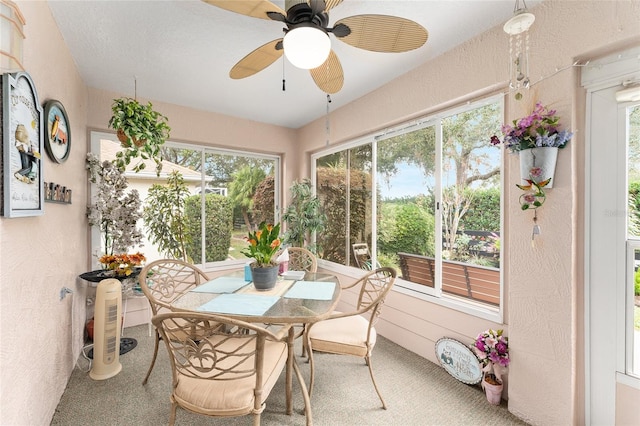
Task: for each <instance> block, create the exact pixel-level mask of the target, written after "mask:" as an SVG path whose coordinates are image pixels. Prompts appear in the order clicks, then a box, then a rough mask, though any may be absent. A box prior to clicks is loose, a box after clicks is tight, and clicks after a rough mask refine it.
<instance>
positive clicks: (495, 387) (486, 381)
mask: <svg viewBox="0 0 640 426" xmlns="http://www.w3.org/2000/svg"><path fill="white" fill-rule="evenodd" d="M502 387H503V384H502V382H500V381H499V380H497V379H496V378H495V376H493V375H486V376H485V377H484V378H483V379H482V389H484V393H485V394H486V396H487V401H489V403H490V404H493V405H500V401H502Z"/></svg>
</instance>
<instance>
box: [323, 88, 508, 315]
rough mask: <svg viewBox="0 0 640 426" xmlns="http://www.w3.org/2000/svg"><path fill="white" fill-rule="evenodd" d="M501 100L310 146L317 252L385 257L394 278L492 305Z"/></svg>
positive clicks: (369, 259) (357, 261)
mask: <svg viewBox="0 0 640 426" xmlns="http://www.w3.org/2000/svg"><path fill="white" fill-rule="evenodd" d="M502 108H503V106H502V100H501V99H499V98H492V99H488V100H485V101H483V102H478V103H475V104H472V105H467V106H465V107H463V108H459V109H456V110H450V111H446V112H444V113H442V114H440V115H438V116H435V117H427V118H425V119H422V120H418V121H416V122H413V123H407V124H405V125H403V126H399V128H398V129H393V130H390V131H387V132H385V133H381V134H375V135H371V136H369V137H366V138H364V139H362V140H358V141H354V142H352V143H351V144H349V145H348V146H347V147H346V148H344V149H342V150H339V151H335V150H334V151H325V152H321V153H318V154H316V155H314V156H313V158H312V161H313V167H314V175H315V187H316V191H317V195H318V198H319V199H320V200H321V202H322V205H323V208H324V211H325V213H326V214H327V219H328V220H327V226H326V229H325V231H324V232H322V234H321V235H318V236H317V243H318V245H319V248H320V250H319V255H320V257H321V258H323V259H325V260H328V261H331V262H335V263H338V264H341V265H346V266H351V267H355V268H361V269H371V268H373V267H377V266H380V265H381V266H392V267H394V268H396V270H397V271H398V276H400V277H401V278H402V279H403V282H402V283H401V284H399V285H401V286H404V287H405V288H408V289H410V290H412V291H416V292H419V293H425V294H430V295H434V296H438V297H439V296H442V295H445V296H446V297H447V298H450V299H452V298H455V299H457V300H459V301H465V302H472V303H476V304H482V305H484V306H488V307H493V308H495V309H497V307H499V306H500V294H501V274H500V265H501V256H500V235H501V216H502V215H501V194H502V186H501V185H502V184H501V174H500V170H501V164H502V153H501V151H500V150H499V149H496V148H495V147H492V146H490V144H489V140H490V137H491V136H492V135H494V134H496V133H498V132H499V131H500V125H501V123H502V120H503V112H502Z"/></svg>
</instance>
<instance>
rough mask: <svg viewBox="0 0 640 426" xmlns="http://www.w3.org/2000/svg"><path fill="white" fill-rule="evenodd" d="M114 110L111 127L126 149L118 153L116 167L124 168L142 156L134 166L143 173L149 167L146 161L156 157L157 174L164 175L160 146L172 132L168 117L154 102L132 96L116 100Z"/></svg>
mask: <svg viewBox="0 0 640 426" xmlns="http://www.w3.org/2000/svg"><path fill="white" fill-rule="evenodd" d="M111 110H112V112H113V115H112V116H111V119H109V127H110V128H112V129H114V130H115V131H116V135H117V136H118V140H119V141H120V144H121V145H122V148H123V150H122V151H120V152H118V153H117V154H116V159H115V164H116V166H117V167H118V168H119V169H121V170H124V169H125V168H126V167H127V166H128V165H129V164H130V163H131V161H132V160H133V159H135V158H139V159H140V161H139V162H138V163H137V164H136V165H135V167H134V168H133V170H134V171H135V172H139V171H141V170H143V169H144V168H145V167H146V165H145V162H144V161H143V160H148V159H152V160H153V161H155V163H156V173H157V174H158V175H160V171H161V170H162V153H161V150H160V149H161V147H162V145H163V144H164V143H165V141H166V140H167V138H168V137H169V132H170V131H171V128H170V127H169V125H168V124H167V123H168V119H167V117H165V116H164V115H162V114H160V113H159V112H157V111H154V109H153V105H152V104H151V102H149V103H147V104H146V105H143V104H141V103H140V102H138V101H137V100H136V99H132V98H118V99H114V101H113V104H112V105H111Z"/></svg>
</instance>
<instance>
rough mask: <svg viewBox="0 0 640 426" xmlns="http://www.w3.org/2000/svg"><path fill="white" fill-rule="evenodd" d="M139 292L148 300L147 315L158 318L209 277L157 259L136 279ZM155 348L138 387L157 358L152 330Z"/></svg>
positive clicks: (172, 261)
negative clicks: (148, 310) (172, 303)
mask: <svg viewBox="0 0 640 426" xmlns="http://www.w3.org/2000/svg"><path fill="white" fill-rule="evenodd" d="M138 281H139V283H140V288H141V289H142V292H143V293H144V295H145V296H146V297H147V299H148V300H149V304H150V305H151V312H152V314H153V315H158V314H160V313H163V312H168V311H170V307H171V302H172V301H173V300H175V299H177V298H178V297H180V296H181V295H183V294H184V293H186V292H188V291H189V290H191V289H193V288H195V287H197V286H199V285H201V284H204V283H206V282H207V281H209V277H207V275H206V274H205V273H204V272H203V271H201V270H200V269H199V268H197V267H196V266H194V265H192V264H190V263H187V262H184V261H182V260H178V259H160V260H156V261H154V262H151V263H149V264H147V265H146V266H145V267H144V268H142V271H141V272H140V275H139V276H138ZM155 337H156V339H155V347H154V350H153V358H152V360H151V365H150V366H149V371H147V375H146V376H145V378H144V380H143V381H142V384H143V385H145V384H147V380H149V376H150V375H151V371H152V370H153V367H154V365H155V363H156V358H157V357H158V346H159V344H160V333H159V332H158V330H157V329H156V330H155Z"/></svg>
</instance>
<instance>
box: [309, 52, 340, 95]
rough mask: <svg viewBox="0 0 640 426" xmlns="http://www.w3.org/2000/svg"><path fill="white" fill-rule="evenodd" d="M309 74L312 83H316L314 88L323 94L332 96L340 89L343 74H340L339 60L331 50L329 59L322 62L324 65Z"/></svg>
mask: <svg viewBox="0 0 640 426" xmlns="http://www.w3.org/2000/svg"><path fill="white" fill-rule="evenodd" d="M309 72H310V73H311V77H313V81H315V82H316V86H318V87H319V88H320V90H322V91H323V92H325V93H329V94H333V93H337V92H339V91H340V89H342V85H343V84H344V73H343V72H342V65H341V64H340V60H339V59H338V56H336V54H335V53H334V51H333V50H331V52H330V53H329V57H328V58H327V60H326V61H324V64H322V65H320V66H319V67H318V68H314V69H312V70H309Z"/></svg>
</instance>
